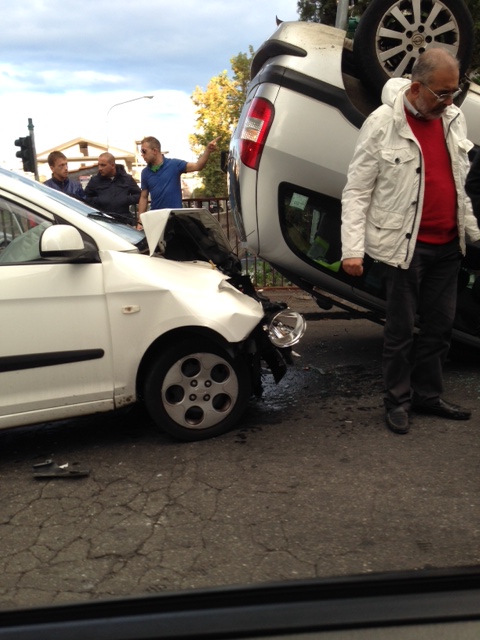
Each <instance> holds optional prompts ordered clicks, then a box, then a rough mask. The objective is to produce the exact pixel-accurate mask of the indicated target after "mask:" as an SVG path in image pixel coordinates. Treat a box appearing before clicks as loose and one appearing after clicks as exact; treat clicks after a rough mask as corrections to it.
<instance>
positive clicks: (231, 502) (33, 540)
mask: <svg viewBox="0 0 480 640" xmlns="http://www.w3.org/2000/svg"><path fill="white" fill-rule="evenodd" d="M283 293H284V294H285V292H283ZM280 297H282V296H280ZM288 297H291V298H292V300H291V301H290V304H291V306H292V308H294V309H297V310H300V311H303V312H304V313H305V314H306V316H307V321H308V329H307V334H306V335H305V337H304V339H303V341H302V342H301V344H300V345H299V346H298V347H297V348H296V350H297V351H298V353H299V355H300V357H298V358H295V364H294V366H293V367H292V368H291V369H290V371H289V373H288V374H287V376H286V378H285V379H284V380H283V381H282V382H281V383H280V385H278V386H275V385H273V384H271V383H270V382H269V381H268V380H267V385H266V395H265V397H264V399H262V400H260V401H256V402H253V403H252V404H251V406H249V409H248V410H247V413H246V415H245V417H244V419H243V420H242V421H241V423H240V424H239V425H238V427H237V428H236V429H234V430H233V431H231V432H230V433H228V434H226V435H224V436H221V437H219V438H216V439H212V440H208V441H205V442H198V443H181V442H176V441H174V440H172V439H170V438H169V437H167V436H166V435H164V434H162V433H159V432H157V431H156V430H155V428H154V426H153V424H152V423H151V422H150V420H149V419H148V418H147V416H146V414H145V413H144V412H143V411H142V410H140V409H139V408H135V409H132V410H129V411H123V412H118V413H115V414H109V415H100V416H97V417H95V418H85V419H82V420H76V421H74V422H73V421H66V422H63V423H59V424H45V425H39V426H36V427H32V428H28V429H16V430H10V431H3V432H2V433H0V442H1V446H0V496H1V497H0V541H1V544H0V571H1V574H2V580H1V582H0V607H1V608H2V609H11V608H16V607H29V606H45V605H48V604H60V603H67V602H80V601H86V600H94V599H95V600H98V599H104V598H109V599H110V598H112V597H124V596H131V595H139V594H148V593H158V592H164V591H170V592H171V591H177V590H188V589H197V588H205V587H213V586H219V585H235V584H251V583H262V582H271V581H275V582H277V581H282V580H295V579H303V578H314V577H328V576H339V575H352V574H361V573H365V572H379V571H391V570H403V569H422V568H424V567H452V566H463V565H477V564H479V562H480V544H479V541H480V520H479V517H478V513H479V494H480V486H479V485H480V481H479V477H478V459H479V455H478V454H479V426H480V410H479V408H478V403H479V397H480V369H479V367H478V363H475V362H469V361H465V360H463V361H462V360H460V361H458V360H452V361H450V362H449V363H448V364H447V367H446V393H445V397H446V398H447V399H448V400H451V401H453V402H456V403H458V404H462V405H465V406H467V407H469V408H471V409H472V410H473V416H472V418H471V420H469V421H466V422H455V421H448V420H445V419H441V418H434V417H429V416H415V417H414V418H413V420H412V428H411V432H410V434H408V435H407V436H396V435H395V434H392V433H390V432H389V431H387V429H386V428H385V426H384V416H383V403H382V380H381V370H380V354H381V343H382V338H381V332H382V329H381V327H379V326H377V325H375V324H373V323H371V322H368V321H365V320H348V319H345V316H344V314H343V313H341V312H338V310H337V312H336V311H335V309H334V310H333V311H332V313H325V312H320V310H319V309H318V307H316V305H315V304H314V303H313V302H312V301H311V300H310V298H308V297H307V296H305V295H303V294H301V293H298V292H297V293H292V292H289V293H288V294H287V295H284V296H283V298H284V299H288ZM46 459H53V460H54V461H55V462H56V463H57V464H59V465H60V464H64V463H67V462H68V463H70V464H73V463H78V464H79V465H81V467H85V468H88V469H89V470H90V474H89V475H88V476H87V477H81V478H80V477H79V478H53V479H46V478H42V479H38V478H34V477H33V465H34V464H37V463H39V462H43V461H44V460H46Z"/></svg>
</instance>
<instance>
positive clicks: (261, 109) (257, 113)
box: [240, 98, 274, 170]
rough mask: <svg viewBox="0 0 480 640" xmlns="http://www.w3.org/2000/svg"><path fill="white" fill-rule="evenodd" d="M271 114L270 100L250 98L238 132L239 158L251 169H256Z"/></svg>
mask: <svg viewBox="0 0 480 640" xmlns="http://www.w3.org/2000/svg"><path fill="white" fill-rule="evenodd" d="M273 116H274V107H273V104H272V103H271V102H269V101H268V100H265V98H254V99H253V100H252V104H251V105H250V108H249V110H248V113H247V116H246V118H245V120H244V123H243V127H242V132H241V134H240V158H241V160H242V162H243V164H245V165H246V166H247V167H250V168H251V169H255V170H257V169H258V165H259V164H260V158H261V156H262V151H263V147H264V145H265V141H266V139H267V135H268V132H269V131H270V127H271V125H272V122H273Z"/></svg>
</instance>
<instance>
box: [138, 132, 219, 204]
mask: <svg viewBox="0 0 480 640" xmlns="http://www.w3.org/2000/svg"><path fill="white" fill-rule="evenodd" d="M219 139H220V137H218V138H215V140H212V141H211V142H209V143H208V145H207V146H206V148H205V151H204V152H203V153H202V155H201V156H200V157H199V158H198V160H197V161H196V162H187V161H186V160H177V159H176V158H166V157H165V156H164V155H163V154H162V148H161V145H160V142H159V141H158V140H157V138H154V137H153V136H147V137H146V138H144V139H143V140H142V142H141V145H140V152H141V154H142V156H143V159H144V160H145V162H146V163H147V166H146V167H145V169H143V171H142V175H141V189H142V192H141V194H140V203H139V205H138V212H139V213H144V212H145V211H146V210H147V208H148V194H150V198H151V208H152V209H181V208H182V187H181V183H180V176H181V174H182V173H191V172H192V171H201V170H202V169H203V168H204V167H205V165H206V164H207V162H208V159H209V157H210V153H211V152H212V151H215V150H216V148H217V141H218V140H219Z"/></svg>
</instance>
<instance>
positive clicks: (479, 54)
mask: <svg viewBox="0 0 480 640" xmlns="http://www.w3.org/2000/svg"><path fill="white" fill-rule="evenodd" d="M465 4H466V5H467V7H468V9H469V11H470V13H471V15H472V18H473V28H474V46H473V56H472V63H471V68H472V69H478V68H479V67H480V0H465Z"/></svg>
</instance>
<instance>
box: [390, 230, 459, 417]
mask: <svg viewBox="0 0 480 640" xmlns="http://www.w3.org/2000/svg"><path fill="white" fill-rule="evenodd" d="M460 262H461V253H460V249H459V245H458V240H455V241H453V242H449V243H448V244H444V245H434V244H427V243H424V242H417V245H416V247H415V252H414V255H413V259H412V262H411V264H410V267H409V268H408V269H399V268H397V267H391V266H387V268H386V285H387V313H386V322H385V328H384V343H383V378H384V383H385V406H386V408H387V410H389V409H392V408H394V407H396V406H403V407H404V408H405V409H406V410H408V409H409V408H410V406H411V403H412V401H413V402H415V401H418V402H429V401H432V400H435V399H437V398H439V397H440V396H441V394H442V392H443V363H444V361H445V358H446V356H447V353H448V350H449V348H450V340H451V334H452V327H453V321H454V318H455V308H456V301H457V279H458V272H459V268H460ZM416 314H418V317H419V331H418V334H417V335H415V334H414V326H415V316H416ZM414 335H415V337H414Z"/></svg>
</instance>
